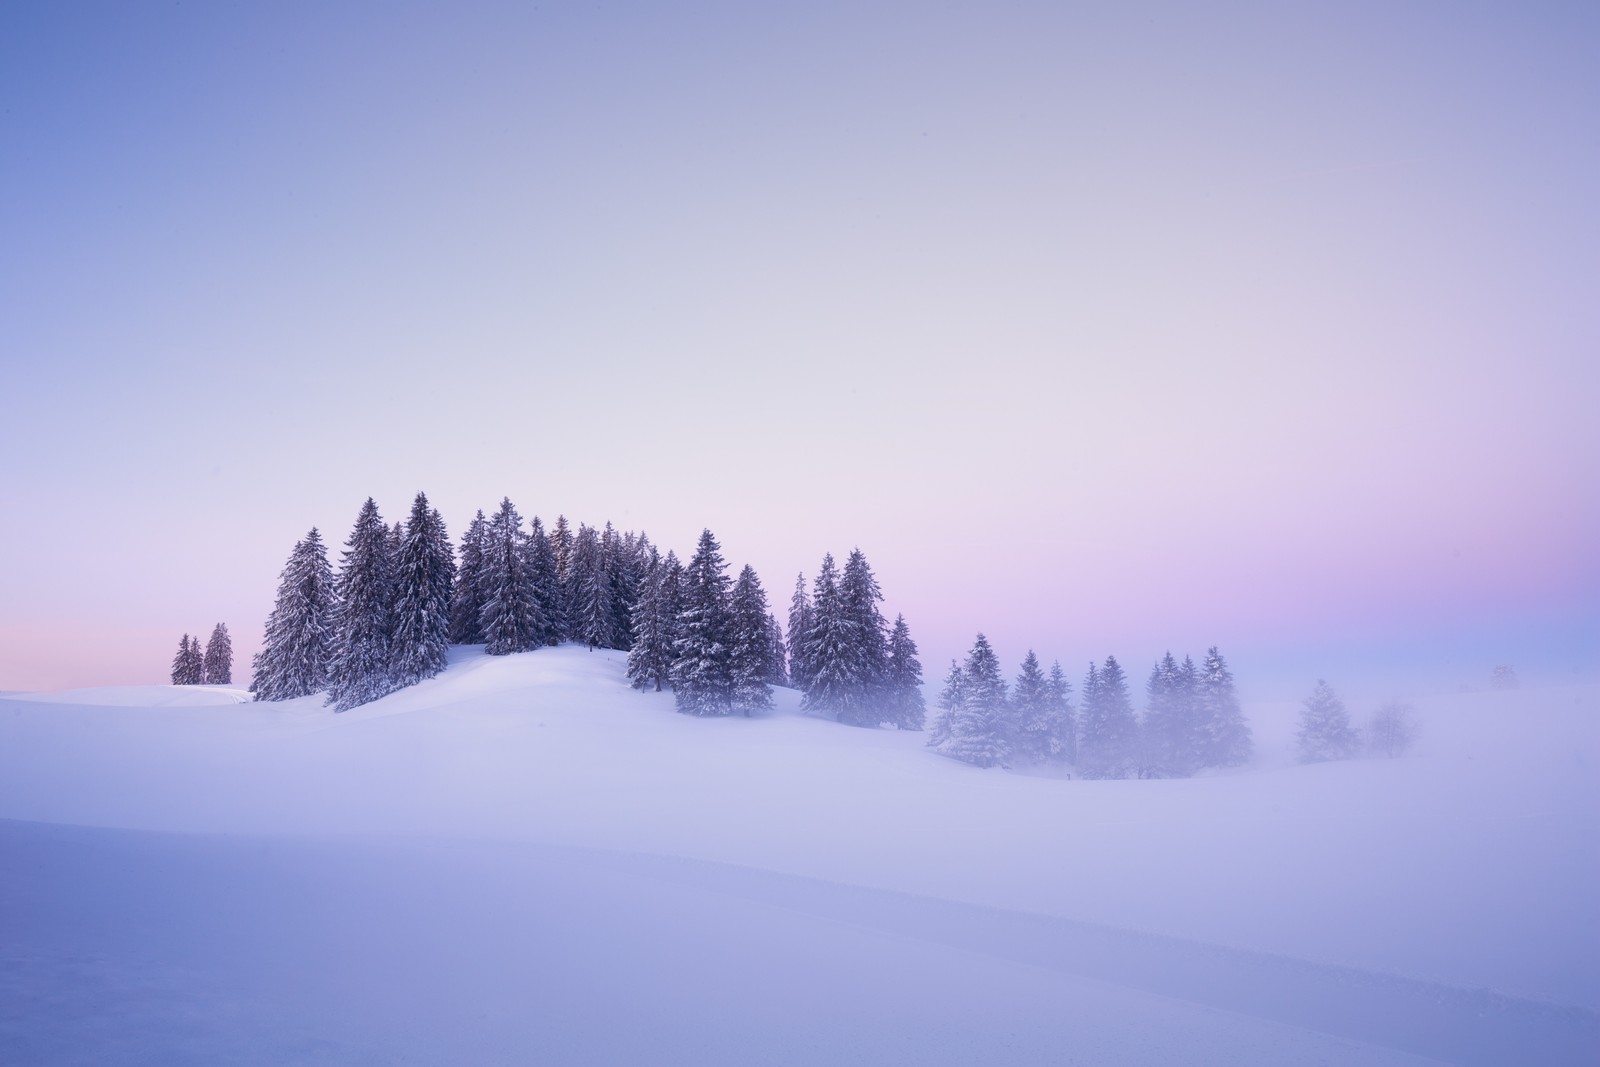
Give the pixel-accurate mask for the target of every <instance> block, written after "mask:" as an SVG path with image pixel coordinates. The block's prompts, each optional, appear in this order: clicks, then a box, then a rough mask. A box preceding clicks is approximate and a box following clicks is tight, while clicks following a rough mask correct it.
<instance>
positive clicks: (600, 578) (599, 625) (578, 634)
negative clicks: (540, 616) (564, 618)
mask: <svg viewBox="0 0 1600 1067" xmlns="http://www.w3.org/2000/svg"><path fill="white" fill-rule="evenodd" d="M569 584H570V585H571V588H572V610H573V612H574V615H573V619H572V627H573V631H572V636H573V639H574V640H576V641H578V642H580V643H582V644H585V645H588V646H589V650H590V651H593V650H594V649H596V648H610V647H611V645H612V641H611V623H612V619H613V617H614V613H613V611H612V604H611V577H610V575H608V574H607V573H606V559H605V554H604V552H603V551H602V548H601V543H600V534H599V532H598V531H596V530H595V529H594V527H592V526H579V527H578V537H577V540H576V541H574V542H573V547H572V569H571V573H570V576H569Z"/></svg>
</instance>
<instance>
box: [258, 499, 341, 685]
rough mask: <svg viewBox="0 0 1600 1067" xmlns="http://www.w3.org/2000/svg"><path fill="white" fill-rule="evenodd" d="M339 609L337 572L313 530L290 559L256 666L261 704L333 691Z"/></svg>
mask: <svg viewBox="0 0 1600 1067" xmlns="http://www.w3.org/2000/svg"><path fill="white" fill-rule="evenodd" d="M335 607H336V602H335V599H334V590H333V568H331V567H330V566H329V565H328V551H327V549H326V547H324V545H323V544H322V535H321V534H320V533H318V532H317V530H316V529H315V528H314V527H313V528H312V530H311V532H310V533H308V534H307V535H306V536H305V539H304V540H302V541H299V542H297V543H296V544H295V546H294V551H293V552H291V553H290V554H289V562H288V563H287V564H285V565H284V568H283V573H282V575H281V576H280V577H279V579H278V598H277V601H276V602H275V603H274V604H273V608H272V614H271V615H269V616H267V630H266V636H265V639H264V640H263V641H262V645H261V651H259V652H257V653H256V654H255V658H254V659H253V660H252V661H251V674H252V678H251V680H250V691H251V692H252V693H254V694H255V695H256V699H257V700H293V699H295V698H296V697H303V696H310V695H311V694H312V693H316V692H319V691H321V690H322V689H324V688H326V687H327V684H328V662H329V660H330V659H331V658H332V654H333V615H334V609H335Z"/></svg>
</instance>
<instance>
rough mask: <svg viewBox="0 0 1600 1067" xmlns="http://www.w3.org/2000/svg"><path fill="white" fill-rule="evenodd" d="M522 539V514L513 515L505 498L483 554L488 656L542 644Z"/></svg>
mask: <svg viewBox="0 0 1600 1067" xmlns="http://www.w3.org/2000/svg"><path fill="white" fill-rule="evenodd" d="M522 539H523V533H522V516H521V515H519V514H517V509H516V505H514V504H512V503H511V498H510V497H506V498H504V499H502V500H501V501H500V510H498V511H496V512H495V515H494V518H493V519H491V520H489V534H488V545H487V550H486V552H485V555H484V579H485V580H484V588H483V610H482V613H481V615H480V619H481V625H482V627H483V641H484V651H485V652H487V653H489V655H491V656H505V655H509V654H510V653H513V652H526V651H527V650H529V649H531V648H538V647H539V646H541V645H542V644H543V643H544V642H543V639H542V635H543V634H544V633H545V620H544V618H543V616H541V615H540V613H539V601H538V599H537V597H536V596H535V595H534V588H533V575H532V574H531V573H529V571H528V560H527V554H526V552H525V551H524V550H523V544H522Z"/></svg>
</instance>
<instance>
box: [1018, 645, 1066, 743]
mask: <svg viewBox="0 0 1600 1067" xmlns="http://www.w3.org/2000/svg"><path fill="white" fill-rule="evenodd" d="M1058 670H1059V668H1058ZM1011 709H1012V710H1011V717H1012V723H1013V729H1014V731H1015V735H1014V736H1015V741H1014V746H1015V752H1016V756H1017V759H1018V760H1019V761H1021V762H1030V763H1046V762H1054V761H1061V760H1065V759H1066V744H1065V740H1064V739H1065V735H1066V732H1067V725H1066V723H1065V722H1064V721H1063V720H1064V718H1065V710H1066V709H1065V708H1064V706H1063V703H1062V701H1060V700H1059V699H1058V698H1057V695H1056V691H1055V690H1054V688H1053V687H1052V683H1051V681H1050V679H1047V678H1046V677H1045V675H1044V670H1043V669H1042V668H1041V667H1040V666H1039V657H1038V656H1036V655H1034V653H1033V650H1032V649H1029V650H1028V655H1027V658H1025V659H1024V660H1023V661H1022V671H1021V673H1019V674H1018V675H1017V684H1016V688H1015V689H1013V690H1012V695H1011Z"/></svg>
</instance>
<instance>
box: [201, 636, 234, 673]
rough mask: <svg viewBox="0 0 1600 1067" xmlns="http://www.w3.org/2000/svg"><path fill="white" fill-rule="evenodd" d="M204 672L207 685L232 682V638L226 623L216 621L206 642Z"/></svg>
mask: <svg viewBox="0 0 1600 1067" xmlns="http://www.w3.org/2000/svg"><path fill="white" fill-rule="evenodd" d="M205 673H206V684H207V685H232V684H233V638H231V637H229V636H228V624H227V623H222V622H219V623H217V625H216V626H215V627H214V628H213V629H212V631H211V639H210V640H209V641H207V642H206V655H205Z"/></svg>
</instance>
